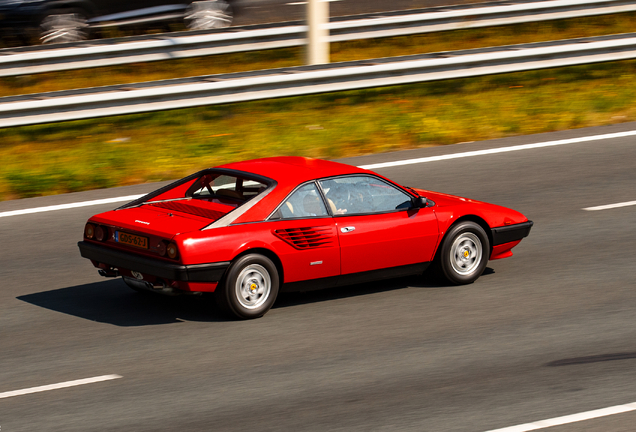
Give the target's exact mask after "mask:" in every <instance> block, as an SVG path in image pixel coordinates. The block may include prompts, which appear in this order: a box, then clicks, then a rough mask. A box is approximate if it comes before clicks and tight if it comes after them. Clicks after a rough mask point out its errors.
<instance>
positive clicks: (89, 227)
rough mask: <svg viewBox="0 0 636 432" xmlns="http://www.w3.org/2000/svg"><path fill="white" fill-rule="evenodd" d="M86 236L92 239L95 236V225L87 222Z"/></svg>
mask: <svg viewBox="0 0 636 432" xmlns="http://www.w3.org/2000/svg"><path fill="white" fill-rule="evenodd" d="M84 237H86V238H87V239H92V238H93V237H95V225H93V224H89V223H87V224H86V226H85V227H84Z"/></svg>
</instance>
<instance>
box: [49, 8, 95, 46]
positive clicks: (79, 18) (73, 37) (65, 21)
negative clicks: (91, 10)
mask: <svg viewBox="0 0 636 432" xmlns="http://www.w3.org/2000/svg"><path fill="white" fill-rule="evenodd" d="M87 19H88V14H87V13H86V12H85V11H83V10H82V9H77V8H73V9H61V10H51V11H49V12H48V13H47V14H46V15H45V16H44V17H43V18H42V21H41V22H40V43H41V44H45V45H46V44H54V43H65V42H80V41H83V40H86V39H88V37H89V29H88V24H87V23H86V21H87Z"/></svg>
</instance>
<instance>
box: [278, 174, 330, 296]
mask: <svg viewBox="0 0 636 432" xmlns="http://www.w3.org/2000/svg"><path fill="white" fill-rule="evenodd" d="M268 220H269V221H270V223H269V224H268V226H269V227H270V228H271V229H272V232H273V234H274V236H276V237H277V238H278V239H279V241H278V242H276V244H274V248H275V250H276V254H277V255H278V256H279V258H280V259H281V262H282V264H283V270H284V280H285V283H287V284H289V283H295V282H298V285H299V286H298V287H299V288H300V289H303V288H307V289H309V288H311V287H310V286H309V284H308V282H307V281H315V282H316V283H319V285H320V286H329V285H330V283H329V281H331V282H332V284H335V283H336V280H337V276H338V275H339V274H340V247H339V243H338V234H337V233H336V227H335V222H334V219H333V218H332V217H331V215H329V212H328V211H327V208H326V207H325V203H324V201H323V199H322V197H321V195H320V192H319V190H318V186H317V185H316V183H315V182H313V181H312V182H309V183H306V184H304V185H301V186H300V187H298V188H297V189H296V190H295V191H294V192H292V193H291V194H290V195H289V197H288V198H287V199H285V200H284V201H283V202H282V204H281V205H280V206H279V207H278V209H277V210H276V211H275V212H274V213H273V214H272V216H270V217H269V219H268Z"/></svg>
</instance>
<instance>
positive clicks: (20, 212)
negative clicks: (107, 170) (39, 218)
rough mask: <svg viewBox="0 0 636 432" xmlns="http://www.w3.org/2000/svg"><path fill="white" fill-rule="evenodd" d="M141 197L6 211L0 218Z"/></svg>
mask: <svg viewBox="0 0 636 432" xmlns="http://www.w3.org/2000/svg"><path fill="white" fill-rule="evenodd" d="M142 196H143V195H128V196H123V197H116V198H106V199H98V200H92V201H82V202H76V203H69V204H59V205H52V206H46V207H35V208H30V209H24V210H12V211H6V212H2V213H0V217H8V216H19V215H25V214H31V213H42V212H49V211H54V210H66V209H72V208H77V207H88V206H94V205H100V204H112V203H117V202H122V201H132V200H135V199H137V198H141V197H142Z"/></svg>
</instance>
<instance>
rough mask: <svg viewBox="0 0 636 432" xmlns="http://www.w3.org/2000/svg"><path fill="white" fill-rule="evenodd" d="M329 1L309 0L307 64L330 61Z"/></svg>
mask: <svg viewBox="0 0 636 432" xmlns="http://www.w3.org/2000/svg"><path fill="white" fill-rule="evenodd" d="M327 23H329V2H328V0H308V2H307V25H308V26H309V31H308V33H307V39H308V41H309V44H308V46H307V64H310V65H315V64H325V63H329V29H327Z"/></svg>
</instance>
